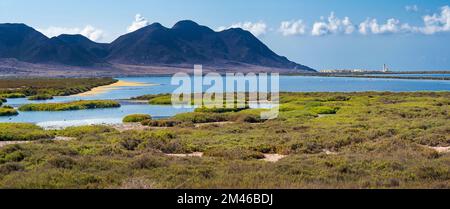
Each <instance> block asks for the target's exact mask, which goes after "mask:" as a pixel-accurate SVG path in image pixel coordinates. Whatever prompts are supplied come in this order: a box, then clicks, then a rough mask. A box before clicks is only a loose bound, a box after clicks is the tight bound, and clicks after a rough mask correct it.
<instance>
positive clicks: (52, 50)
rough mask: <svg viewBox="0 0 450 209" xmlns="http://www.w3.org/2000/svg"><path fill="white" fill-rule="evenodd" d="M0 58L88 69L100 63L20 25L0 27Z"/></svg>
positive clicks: (75, 47)
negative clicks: (86, 67) (87, 67)
mask: <svg viewBox="0 0 450 209" xmlns="http://www.w3.org/2000/svg"><path fill="white" fill-rule="evenodd" d="M0 58H16V59H18V60H21V61H25V62H31V63H46V64H64V65H74V66H90V65H94V64H96V63H101V60H99V59H97V58H95V57H93V56H91V54H90V53H88V51H87V50H86V49H85V48H84V47H82V46H80V45H70V44H67V43H66V42H64V41H63V40H61V39H59V38H57V37H54V38H50V39H49V38H47V37H46V36H44V35H43V34H42V33H40V32H38V31H36V30H34V29H33V28H31V27H28V26H26V25H24V24H0Z"/></svg>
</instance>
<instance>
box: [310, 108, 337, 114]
mask: <svg viewBox="0 0 450 209" xmlns="http://www.w3.org/2000/svg"><path fill="white" fill-rule="evenodd" d="M310 110H311V111H313V112H314V113H316V114H336V113H337V111H338V110H339V108H338V107H327V106H319V107H313V108H311V109H310Z"/></svg>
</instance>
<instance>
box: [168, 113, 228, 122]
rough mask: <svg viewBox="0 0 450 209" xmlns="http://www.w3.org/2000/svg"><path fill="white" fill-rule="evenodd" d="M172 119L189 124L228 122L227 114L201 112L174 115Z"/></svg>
mask: <svg viewBox="0 0 450 209" xmlns="http://www.w3.org/2000/svg"><path fill="white" fill-rule="evenodd" d="M173 118H174V119H175V120H178V121H183V122H191V123H212V122H224V121H228V120H229V116H228V115H227V114H221V113H203V112H191V113H181V114H177V115H175V116H174V117H173Z"/></svg>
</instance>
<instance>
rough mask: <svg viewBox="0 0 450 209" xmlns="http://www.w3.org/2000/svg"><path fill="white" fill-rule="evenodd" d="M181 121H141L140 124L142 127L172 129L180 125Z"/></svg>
mask: <svg viewBox="0 0 450 209" xmlns="http://www.w3.org/2000/svg"><path fill="white" fill-rule="evenodd" d="M181 123H182V122H181V121H178V120H172V119H161V120H144V121H141V124H142V125H144V126H153V127H174V126H177V125H179V124H181Z"/></svg>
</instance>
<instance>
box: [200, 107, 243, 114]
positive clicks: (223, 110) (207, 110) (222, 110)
mask: <svg viewBox="0 0 450 209" xmlns="http://www.w3.org/2000/svg"><path fill="white" fill-rule="evenodd" d="M245 109H247V108H207V107H202V108H196V109H195V112H205V113H226V112H239V111H242V110H245Z"/></svg>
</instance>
